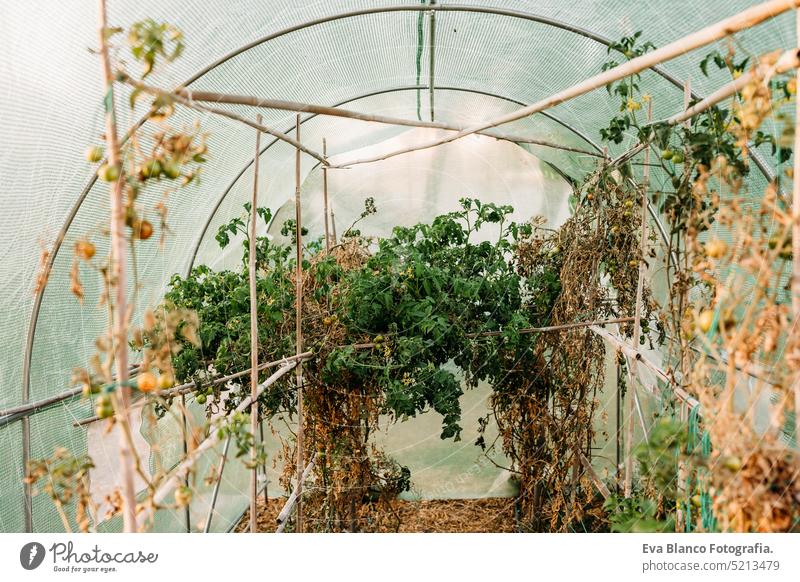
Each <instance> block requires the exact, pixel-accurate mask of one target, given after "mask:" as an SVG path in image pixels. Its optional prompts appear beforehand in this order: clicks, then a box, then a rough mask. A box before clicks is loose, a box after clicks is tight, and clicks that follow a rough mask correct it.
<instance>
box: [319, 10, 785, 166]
mask: <svg viewBox="0 0 800 582" xmlns="http://www.w3.org/2000/svg"><path fill="white" fill-rule="evenodd" d="M798 5H800V0H770V1H768V2H762V3H760V4H757V5H755V6H752V7H750V8H748V9H746V10H743V11H742V12H740V13H738V14H736V15H734V16H731V17H729V18H726V19H724V20H721V21H719V22H717V23H715V24H712V25H710V26H707V27H705V28H703V29H701V30H698V31H697V32H694V33H692V34H689V35H687V36H685V37H683V38H681V39H678V40H676V41H675V42H672V43H670V44H668V45H667V46H664V47H662V48H660V49H656V50H654V51H652V52H649V53H645V54H643V55H642V56H639V57H636V58H634V59H631V60H630V61H628V62H626V63H623V64H621V65H618V66H616V67H614V68H612V69H609V70H607V71H604V72H602V73H599V74H597V75H594V76H592V77H590V78H588V79H585V80H583V81H581V82H580V83H578V84H576V85H573V86H571V87H568V88H567V89H564V90H563V91H559V92H558V93H556V94H554V95H551V96H550V97H547V98H545V99H542V100H541V101H538V102H536V103H534V104H532V105H528V106H527V107H523V108H521V109H518V110H516V111H512V112H511V113H507V114H505V115H502V116H500V117H497V118H495V119H491V120H489V121H483V122H481V123H478V124H475V125H472V126H469V127H467V128H466V129H464V130H462V131H459V132H458V133H455V134H453V135H449V136H446V137H443V138H440V139H436V140H431V141H429V142H425V143H422V144H420V145H417V146H412V147H408V148H403V149H399V150H396V151H394V152H389V153H387V154H383V155H381V156H374V157H369V158H361V159H357V160H353V161H350V162H347V163H343V164H337V165H336V166H332V167H337V168H338V167H348V166H354V165H356V164H366V163H370V162H377V161H381V160H385V159H388V158H391V157H395V156H399V155H402V154H407V153H410V152H415V151H420V150H425V149H428V148H432V147H436V146H440V145H444V144H446V143H450V142H452V141H455V140H457V139H461V138H463V137H466V136H468V135H472V134H473V133H477V132H480V131H483V130H486V129H491V128H493V127H497V126H499V125H504V124H506V123H510V122H512V121H517V120H518V119H522V118H525V117H528V116H530V115H533V114H535V113H539V112H541V111H545V110H547V109H550V108H551V107H554V106H556V105H559V104H561V103H564V102H565V101H569V100H570V99H574V98H575V97H579V96H581V95H584V94H586V93H588V92H590V91H593V90H595V89H599V88H601V87H605V86H606V85H608V84H609V83H613V82H614V81H618V80H620V79H623V78H625V77H629V76H631V75H634V74H636V73H639V72H641V71H643V70H645V69H648V68H650V67H652V66H654V65H658V64H659V63H663V62H664V61H668V60H671V59H674V58H675V57H678V56H681V55H684V54H686V53H688V52H690V51H692V50H694V49H697V48H700V47H703V46H705V45H707V44H710V43H712V42H714V41H716V40H719V39H721V38H724V37H726V36H728V35H731V34H733V33H735V32H738V31H740V30H742V29H745V28H750V27H752V26H755V25H757V24H759V23H761V22H763V21H765V20H767V19H770V18H773V17H775V16H777V15H778V14H781V13H783V12H786V11H787V10H790V9H792V8H795V7H797V6H798Z"/></svg>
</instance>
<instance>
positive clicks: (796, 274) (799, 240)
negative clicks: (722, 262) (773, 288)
mask: <svg viewBox="0 0 800 582" xmlns="http://www.w3.org/2000/svg"><path fill="white" fill-rule="evenodd" d="M795 19H796V30H797V40H796V42H797V44H798V45H800V10H796V11H795ZM795 82H796V83H797V86H798V87H800V70H798V72H797V73H796V74H795ZM794 112H795V113H794V115H795V126H794V127H795V129H794V151H793V157H794V164H793V166H792V169H793V171H794V175H793V177H792V219H793V221H792V312H793V316H794V321H793V324H794V332H795V335H797V334H798V333H800V329H798V325H800V97H798V95H797V94H795V101H794ZM794 442H795V447H798V446H800V372H798V373H797V374H796V375H795V379H794Z"/></svg>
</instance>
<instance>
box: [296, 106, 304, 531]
mask: <svg viewBox="0 0 800 582" xmlns="http://www.w3.org/2000/svg"><path fill="white" fill-rule="evenodd" d="M296 121H297V122H296V124H295V128H296V132H297V134H296V135H297V143H298V144H299V143H300V114H299V113H298V114H297V120H296ZM300 153H301V150H300V148H299V147H298V148H297V149H296V153H295V160H294V212H295V247H296V255H295V258H296V261H297V264H296V266H295V269H296V271H295V293H296V297H295V301H296V303H295V336H296V350H297V352H296V353H297V354H300V353H302V351H303V325H302V322H303V212H302V204H301V202H300V161H301V158H300ZM295 381H296V383H297V529H296V531H297V532H298V533H302V532H303V499H302V497H303V438H304V436H303V423H304V421H305V418H304V414H303V412H304V411H303V368H302V364H301V363H298V365H297V367H296V368H295Z"/></svg>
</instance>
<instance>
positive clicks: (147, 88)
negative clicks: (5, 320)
mask: <svg viewBox="0 0 800 582" xmlns="http://www.w3.org/2000/svg"><path fill="white" fill-rule="evenodd" d="M798 1H799V2H800V0H798ZM117 78H118V79H119V80H120V81H121V82H123V83H126V84H128V85H130V86H131V87H135V88H137V89H140V90H142V91H144V92H145V93H149V94H151V95H158V96H165V97H169V98H170V99H172V100H173V101H175V102H176V103H179V104H181V105H183V106H184V107H189V108H190V109H195V110H197V111H203V112H205V113H211V114H213V115H219V116H221V117H227V118H228V119H232V120H233V121H238V122H239V123H243V124H245V125H249V126H250V127H252V128H253V129H257V130H259V131H263V132H264V133H266V134H269V135H271V136H273V137H276V138H278V139H279V140H281V141H285V142H286V143H288V144H290V145H293V146H294V147H296V148H300V150H301V151H302V152H303V153H306V154H308V155H309V156H311V157H312V158H314V159H315V160H317V161H318V162H320V163H323V162H324V160H323V159H322V156H321V155H320V154H318V153H317V152H315V151H313V150H310V149H308V148H306V147H305V146H303V145H301V144H299V143H298V142H297V141H295V140H294V139H293V138H292V137H290V136H288V135H286V134H285V133H283V132H281V131H278V130H277V129H273V128H271V127H268V126H266V125H262V124H260V123H256V122H255V121H253V120H251V119H248V118H246V117H242V116H241V115H237V114H236V113H233V112H232V111H228V110H226V109H219V108H217V107H209V106H208V105H203V104H201V103H198V102H197V101H196V100H194V99H192V98H191V93H188V95H190V96H189V97H186V96H185V95H186V94H187V93H186V91H185V90H181V89H177V90H175V91H174V92H171V91H165V90H163V89H159V88H158V87H153V86H152V85H147V84H145V83H142V82H141V81H137V80H136V79H134V78H132V77H131V76H130V75H128V74H126V73H124V72H121V71H120V72H118V73H117Z"/></svg>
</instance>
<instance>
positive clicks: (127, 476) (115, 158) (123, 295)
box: [98, 0, 139, 533]
mask: <svg viewBox="0 0 800 582" xmlns="http://www.w3.org/2000/svg"><path fill="white" fill-rule="evenodd" d="M98 8H99V21H100V26H99V40H100V60H101V62H102V66H103V82H104V87H105V91H106V95H105V101H104V102H105V122H106V145H107V146H108V164H109V165H111V166H116V167H117V168H119V169H120V170H122V156H121V155H120V146H119V139H118V137H117V120H116V108H115V104H114V77H113V75H112V73H111V58H110V56H109V54H108V41H107V38H106V31H107V29H108V18H107V16H106V2H105V0H99V1H98ZM123 184H124V180H123V179H122V177H121V176H120V178H119V179H118V180H117V181H116V182H114V183H113V184H112V185H111V191H110V195H111V196H110V197H111V225H110V226H111V229H110V230H111V273H112V275H111V277H112V281H113V285H114V299H113V300H114V322H113V335H114V365H115V367H116V370H117V375H118V378H119V381H118V387H117V391H116V394H117V411H116V413H117V422H119V423H120V425H121V430H120V447H119V453H120V475H121V478H122V500H123V508H122V517H123V531H124V532H125V533H135V532H137V531H138V529H139V527H138V524H137V522H136V488H135V486H134V483H133V473H134V458H133V455H134V452H133V449H132V447H131V443H130V442H129V440H128V438H127V436H126V434H127V431H126V430H123V429H124V428H125V427H127V426H129V424H130V415H129V407H130V390H131V389H130V388H129V387H128V385H127V381H128V297H127V291H128V280H127V255H126V249H125V244H126V238H125V205H124V202H123Z"/></svg>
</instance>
